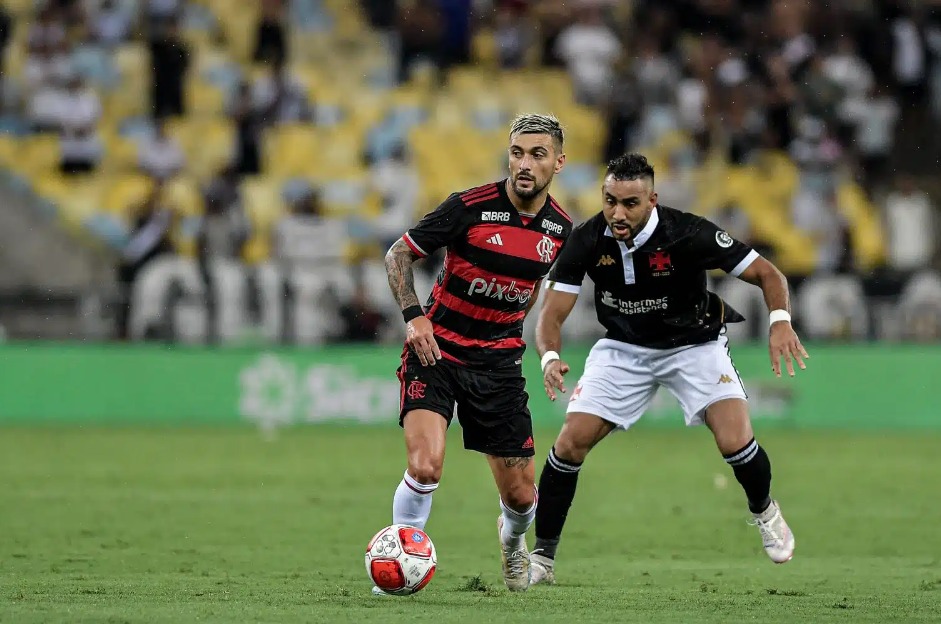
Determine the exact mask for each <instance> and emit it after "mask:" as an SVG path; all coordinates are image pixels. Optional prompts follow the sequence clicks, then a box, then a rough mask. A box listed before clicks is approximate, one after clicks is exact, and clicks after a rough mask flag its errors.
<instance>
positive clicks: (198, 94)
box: [186, 78, 225, 116]
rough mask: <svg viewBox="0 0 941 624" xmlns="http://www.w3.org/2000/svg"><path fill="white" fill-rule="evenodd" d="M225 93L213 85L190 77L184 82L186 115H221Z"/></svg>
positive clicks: (223, 108)
mask: <svg viewBox="0 0 941 624" xmlns="http://www.w3.org/2000/svg"><path fill="white" fill-rule="evenodd" d="M224 110H225V94H224V93H223V92H222V90H221V89H219V88H218V87H216V86H215V85H212V84H209V83H207V82H203V81H202V80H200V79H198V78H192V79H190V80H188V81H187V84H186V112H187V114H188V115H207V116H211V115H222V114H223V112H224Z"/></svg>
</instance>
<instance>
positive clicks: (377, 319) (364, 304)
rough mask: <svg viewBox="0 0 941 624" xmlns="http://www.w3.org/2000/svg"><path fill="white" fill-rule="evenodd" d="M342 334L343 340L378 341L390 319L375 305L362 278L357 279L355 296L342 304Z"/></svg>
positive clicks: (340, 335)
mask: <svg viewBox="0 0 941 624" xmlns="http://www.w3.org/2000/svg"><path fill="white" fill-rule="evenodd" d="M339 316H340V326H341V330H340V334H339V336H338V339H339V340H341V341H343V342H378V341H379V338H380V336H381V334H382V330H383V329H384V328H385V325H386V323H387V322H388V319H386V317H385V315H384V314H383V313H382V312H380V311H379V310H378V309H377V308H376V306H374V305H373V303H372V301H371V300H370V297H369V292H368V291H367V290H366V286H365V285H364V284H363V282H362V281H361V280H356V286H355V290H354V292H353V296H352V297H351V298H350V300H349V301H347V302H346V303H343V304H341V305H340V309H339Z"/></svg>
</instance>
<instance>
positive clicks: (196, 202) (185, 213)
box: [161, 176, 204, 217]
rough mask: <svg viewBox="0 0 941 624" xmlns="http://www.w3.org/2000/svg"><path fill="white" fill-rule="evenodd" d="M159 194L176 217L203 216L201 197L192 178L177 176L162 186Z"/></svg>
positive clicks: (197, 185)
mask: <svg viewBox="0 0 941 624" xmlns="http://www.w3.org/2000/svg"><path fill="white" fill-rule="evenodd" d="M161 193H162V198H163V200H164V201H165V202H166V204H167V205H168V206H170V207H172V209H173V211H174V212H175V213H177V214H178V215H180V216H182V217H196V216H199V215H201V214H203V210H204V203H203V196H202V193H200V190H199V184H198V183H197V182H196V180H194V179H193V178H190V177H187V176H177V177H175V178H173V179H172V180H170V181H168V182H167V183H166V184H165V185H164V187H163V189H162V190H161Z"/></svg>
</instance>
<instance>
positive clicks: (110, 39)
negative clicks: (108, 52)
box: [91, 0, 133, 48]
mask: <svg viewBox="0 0 941 624" xmlns="http://www.w3.org/2000/svg"><path fill="white" fill-rule="evenodd" d="M132 22H133V15H132V14H131V12H130V11H129V10H128V7H127V5H125V4H122V3H121V2H120V1H119V0H102V2H101V5H100V6H99V7H98V9H97V10H96V11H95V12H94V13H93V14H92V17H91V34H92V37H93V38H94V40H95V41H96V42H97V43H99V44H101V45H103V46H105V47H107V48H116V47H117V46H119V45H121V44H122V43H124V42H125V41H127V39H128V37H129V36H130V34H131V25H132Z"/></svg>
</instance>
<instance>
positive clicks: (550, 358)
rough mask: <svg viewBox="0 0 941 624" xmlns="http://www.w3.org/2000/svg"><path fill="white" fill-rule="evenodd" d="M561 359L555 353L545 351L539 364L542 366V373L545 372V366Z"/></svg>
mask: <svg viewBox="0 0 941 624" xmlns="http://www.w3.org/2000/svg"><path fill="white" fill-rule="evenodd" d="M561 359H562V358H560V357H559V354H558V353H556V352H555V351H546V353H545V355H543V356H542V361H541V362H540V364H541V365H542V372H546V366H548V365H549V362H555V361H556V360H561Z"/></svg>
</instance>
